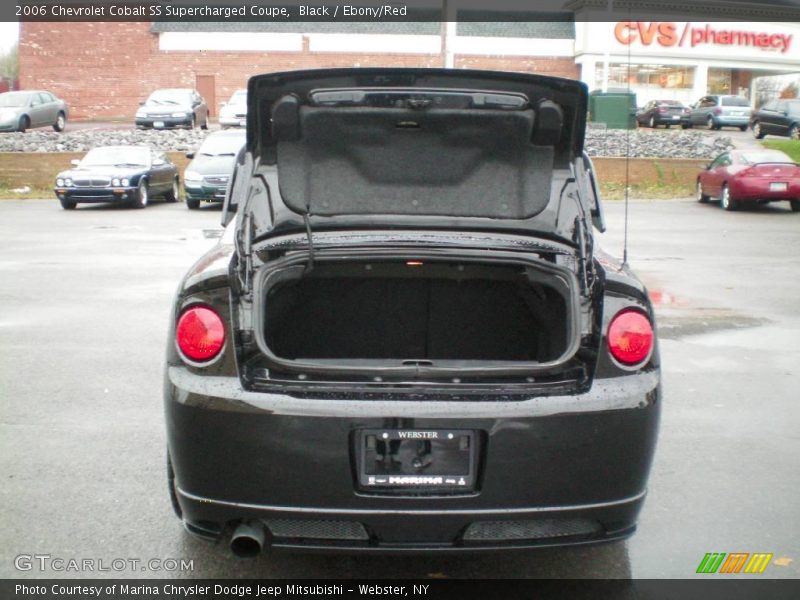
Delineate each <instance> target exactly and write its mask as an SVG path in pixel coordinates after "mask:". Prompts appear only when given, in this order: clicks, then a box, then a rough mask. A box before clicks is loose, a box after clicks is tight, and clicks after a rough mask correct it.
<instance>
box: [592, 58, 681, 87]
mask: <svg viewBox="0 0 800 600" xmlns="http://www.w3.org/2000/svg"><path fill="white" fill-rule="evenodd" d="M603 72H604V70H603V63H597V64H596V66H595V83H596V86H597V87H598V88H599V87H602V83H603ZM693 85H694V68H693V67H680V66H674V65H658V64H644V65H628V64H627V63H609V65H608V87H609V88H619V87H623V88H625V87H628V86H631V87H650V88H663V89H690V88H692V87H693Z"/></svg>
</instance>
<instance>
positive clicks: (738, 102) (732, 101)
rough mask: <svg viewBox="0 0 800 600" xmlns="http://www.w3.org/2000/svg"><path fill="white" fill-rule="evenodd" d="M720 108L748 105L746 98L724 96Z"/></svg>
mask: <svg viewBox="0 0 800 600" xmlns="http://www.w3.org/2000/svg"><path fill="white" fill-rule="evenodd" d="M722 106H750V103H749V102H748V101H747V98H739V97H738V96H726V97H724V98H722Z"/></svg>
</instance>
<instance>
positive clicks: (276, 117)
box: [247, 69, 587, 229]
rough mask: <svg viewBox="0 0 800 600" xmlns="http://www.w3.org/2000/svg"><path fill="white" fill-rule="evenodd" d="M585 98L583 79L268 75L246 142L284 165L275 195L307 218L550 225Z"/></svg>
mask: <svg viewBox="0 0 800 600" xmlns="http://www.w3.org/2000/svg"><path fill="white" fill-rule="evenodd" d="M586 97H587V93H586V88H585V86H584V85H583V84H582V83H580V82H576V81H572V80H566V79H558V78H551V77H542V76H534V75H527V74H515V73H496V72H484V71H465V70H440V69H334V70H319V71H298V72H289V73H277V74H269V75H262V76H257V77H253V78H252V79H250V82H249V88H248V103H249V106H248V110H249V115H250V118H249V121H248V130H247V149H248V151H249V152H250V153H251V155H252V156H253V157H254V158H255V159H257V160H259V161H260V164H261V165H267V166H273V167H274V168H275V169H276V171H277V178H278V181H279V190H280V199H276V200H279V201H280V202H282V203H283V204H284V205H285V206H286V207H287V208H288V209H289V210H290V211H291V212H293V213H295V214H299V215H303V216H304V217H306V216H308V215H312V216H317V217H339V218H341V217H347V216H348V215H350V216H354V217H355V216H359V217H364V216H368V217H370V222H371V224H373V225H375V224H383V223H385V224H396V219H397V218H398V217H400V218H405V217H430V216H434V217H435V216H442V217H446V218H448V219H451V220H452V219H453V218H456V219H464V218H484V219H502V220H507V221H528V220H530V219H534V218H536V217H537V216H539V215H541V216H540V217H539V219H538V220H537V224H538V225H539V227H537V229H542V228H544V229H547V228H548V227H547V225H549V226H550V228H552V226H553V222H554V221H555V220H557V218H558V213H557V211H555V210H550V211H545V208H546V207H547V206H548V204H549V203H550V202H551V199H552V198H553V194H551V191H552V189H551V188H552V187H553V186H554V185H555V184H554V183H553V181H554V178H553V172H554V170H556V169H566V170H568V169H569V168H570V164H571V162H572V161H573V160H575V158H576V157H579V156H580V155H581V152H582V150H583V136H584V128H585V114H586ZM542 220H546V221H548V222H549V223H541V221H542ZM340 224H342V223H341V222H340Z"/></svg>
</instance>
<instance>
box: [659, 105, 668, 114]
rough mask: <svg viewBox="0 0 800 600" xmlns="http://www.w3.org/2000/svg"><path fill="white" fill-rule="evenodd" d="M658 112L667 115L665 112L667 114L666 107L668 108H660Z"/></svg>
mask: <svg viewBox="0 0 800 600" xmlns="http://www.w3.org/2000/svg"><path fill="white" fill-rule="evenodd" d="M658 112H660V113H665V112H667V107H666V106H659V107H658Z"/></svg>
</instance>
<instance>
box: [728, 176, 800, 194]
mask: <svg viewBox="0 0 800 600" xmlns="http://www.w3.org/2000/svg"><path fill="white" fill-rule="evenodd" d="M761 179H762V178H760V177H752V178H747V177H742V178H739V179H736V180H734V181H733V183H732V184H731V188H730V191H731V196H732V197H733V198H734V199H736V200H797V199H800V180H797V179H790V180H787V181H786V183H787V184H788V185H787V187H786V190H783V191H771V190H770V189H769V181H763V180H761Z"/></svg>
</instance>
